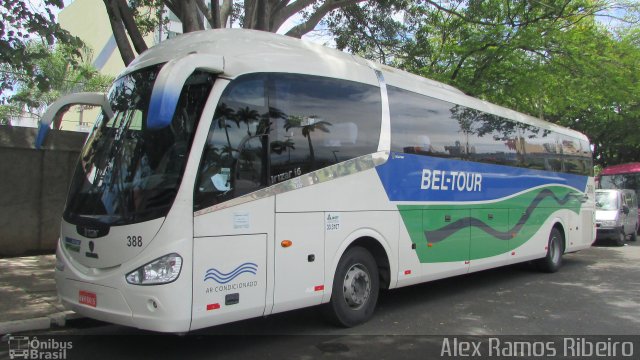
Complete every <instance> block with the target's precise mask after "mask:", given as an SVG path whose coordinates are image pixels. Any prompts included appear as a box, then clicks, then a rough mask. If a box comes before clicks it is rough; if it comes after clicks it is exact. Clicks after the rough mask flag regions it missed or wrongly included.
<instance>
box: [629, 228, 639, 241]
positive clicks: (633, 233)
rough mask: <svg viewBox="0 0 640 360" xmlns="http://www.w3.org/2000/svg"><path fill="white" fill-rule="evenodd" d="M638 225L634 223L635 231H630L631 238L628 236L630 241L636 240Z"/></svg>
mask: <svg viewBox="0 0 640 360" xmlns="http://www.w3.org/2000/svg"><path fill="white" fill-rule="evenodd" d="M637 228H638V226H637V225H636V231H634V232H632V233H631V238H629V240H631V241H638V229H637Z"/></svg>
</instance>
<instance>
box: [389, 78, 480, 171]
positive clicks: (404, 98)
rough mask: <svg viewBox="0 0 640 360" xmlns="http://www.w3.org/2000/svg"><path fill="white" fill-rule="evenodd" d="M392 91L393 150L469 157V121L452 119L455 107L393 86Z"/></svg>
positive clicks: (390, 103)
mask: <svg viewBox="0 0 640 360" xmlns="http://www.w3.org/2000/svg"><path fill="white" fill-rule="evenodd" d="M388 94H389V109H390V112H391V150H392V151H398V152H405V153H414V154H423V155H431V156H438V157H449V158H458V159H461V158H466V155H467V153H468V152H469V149H468V143H467V138H466V136H465V134H464V132H463V130H462V126H464V125H465V124H464V123H461V122H460V121H458V119H454V118H452V110H453V111H454V112H455V111H456V109H454V108H455V106H453V105H452V104H449V103H447V102H445V101H441V100H436V99H433V98H430V97H427V96H423V95H420V94H416V93H413V92H410V91H407V90H403V89H399V88H396V87H393V86H389V87H388Z"/></svg>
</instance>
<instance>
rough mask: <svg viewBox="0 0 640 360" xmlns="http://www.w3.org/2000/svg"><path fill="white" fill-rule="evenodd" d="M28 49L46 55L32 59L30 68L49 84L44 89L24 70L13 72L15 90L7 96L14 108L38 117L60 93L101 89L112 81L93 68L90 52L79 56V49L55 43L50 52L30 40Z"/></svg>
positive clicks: (28, 51) (12, 79) (106, 87)
mask: <svg viewBox="0 0 640 360" xmlns="http://www.w3.org/2000/svg"><path fill="white" fill-rule="evenodd" d="M31 52H34V53H39V54H45V56H44V57H41V58H40V57H39V58H38V59H36V60H34V61H33V69H34V71H36V72H37V73H38V74H41V76H42V77H46V78H47V79H48V87H47V88H46V90H43V88H42V87H41V83H40V82H39V81H38V79H34V78H30V77H28V76H27V75H26V74H24V73H16V72H14V73H12V76H11V81H12V83H13V84H14V86H15V93H14V94H13V95H11V96H9V97H8V102H9V104H10V105H12V106H13V108H14V109H15V108H18V109H23V110H26V111H27V112H30V113H32V114H33V115H35V116H40V115H41V114H42V112H43V111H44V109H45V108H46V106H47V105H48V104H50V103H52V102H54V101H55V100H57V99H58V98H59V97H60V96H62V95H66V94H69V93H73V92H81V91H100V92H104V91H106V90H107V89H108V86H109V84H110V83H111V82H112V81H113V78H112V77H110V76H105V75H101V74H99V73H98V71H97V70H96V69H95V68H93V66H92V65H91V64H90V63H89V58H90V53H89V52H88V51H86V50H85V51H84V53H83V54H82V55H83V56H82V57H78V56H77V54H78V50H77V49H76V48H73V47H71V46H65V45H58V46H57V47H56V48H55V50H53V51H51V50H49V48H48V47H47V46H44V45H42V43H40V42H31V43H28V44H27V46H26V53H27V54H28V53H31Z"/></svg>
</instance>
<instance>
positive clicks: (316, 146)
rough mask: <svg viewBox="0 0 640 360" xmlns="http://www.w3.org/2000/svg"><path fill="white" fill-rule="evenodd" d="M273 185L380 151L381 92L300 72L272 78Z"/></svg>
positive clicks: (361, 85) (271, 141)
mask: <svg viewBox="0 0 640 360" xmlns="http://www.w3.org/2000/svg"><path fill="white" fill-rule="evenodd" d="M269 82H270V86H269V91H270V95H269V105H270V107H271V112H272V114H271V116H272V123H271V124H272V127H271V137H270V146H271V179H270V180H271V183H277V182H280V181H284V180H287V179H289V178H292V177H295V176H297V175H300V174H304V173H307V172H310V171H314V170H317V169H321V168H323V167H326V166H329V165H332V164H336V163H339V162H342V161H345V160H348V159H353V158H355V157H358V156H362V155H365V154H370V153H373V152H376V150H377V148H378V142H379V138H380V123H381V121H382V120H381V119H382V115H381V112H382V110H381V109H382V106H381V102H380V89H379V88H378V87H375V86H371V85H365V84H361V83H356V82H351V81H345V80H339V79H332V78H324V77H318V76H309V75H298V74H271V75H270V80H269Z"/></svg>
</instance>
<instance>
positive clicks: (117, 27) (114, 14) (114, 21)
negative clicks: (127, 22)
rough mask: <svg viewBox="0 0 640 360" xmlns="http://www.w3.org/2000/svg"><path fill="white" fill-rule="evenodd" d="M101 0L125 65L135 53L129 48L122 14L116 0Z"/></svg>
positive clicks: (131, 59) (133, 57)
mask: <svg viewBox="0 0 640 360" xmlns="http://www.w3.org/2000/svg"><path fill="white" fill-rule="evenodd" d="M103 1H104V5H105V7H106V8H107V15H109V22H110V23H111V30H112V31H113V36H114V37H115V39H116V44H117V45H118V50H120V56H121V57H122V61H123V62H124V65H125V66H127V65H129V64H130V63H131V62H132V61H133V59H135V57H136V55H135V53H134V52H133V49H132V48H131V44H129V38H128V37H127V32H126V30H125V28H124V25H123V24H122V15H121V14H120V8H119V7H118V4H117V3H116V1H117V0H103Z"/></svg>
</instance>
